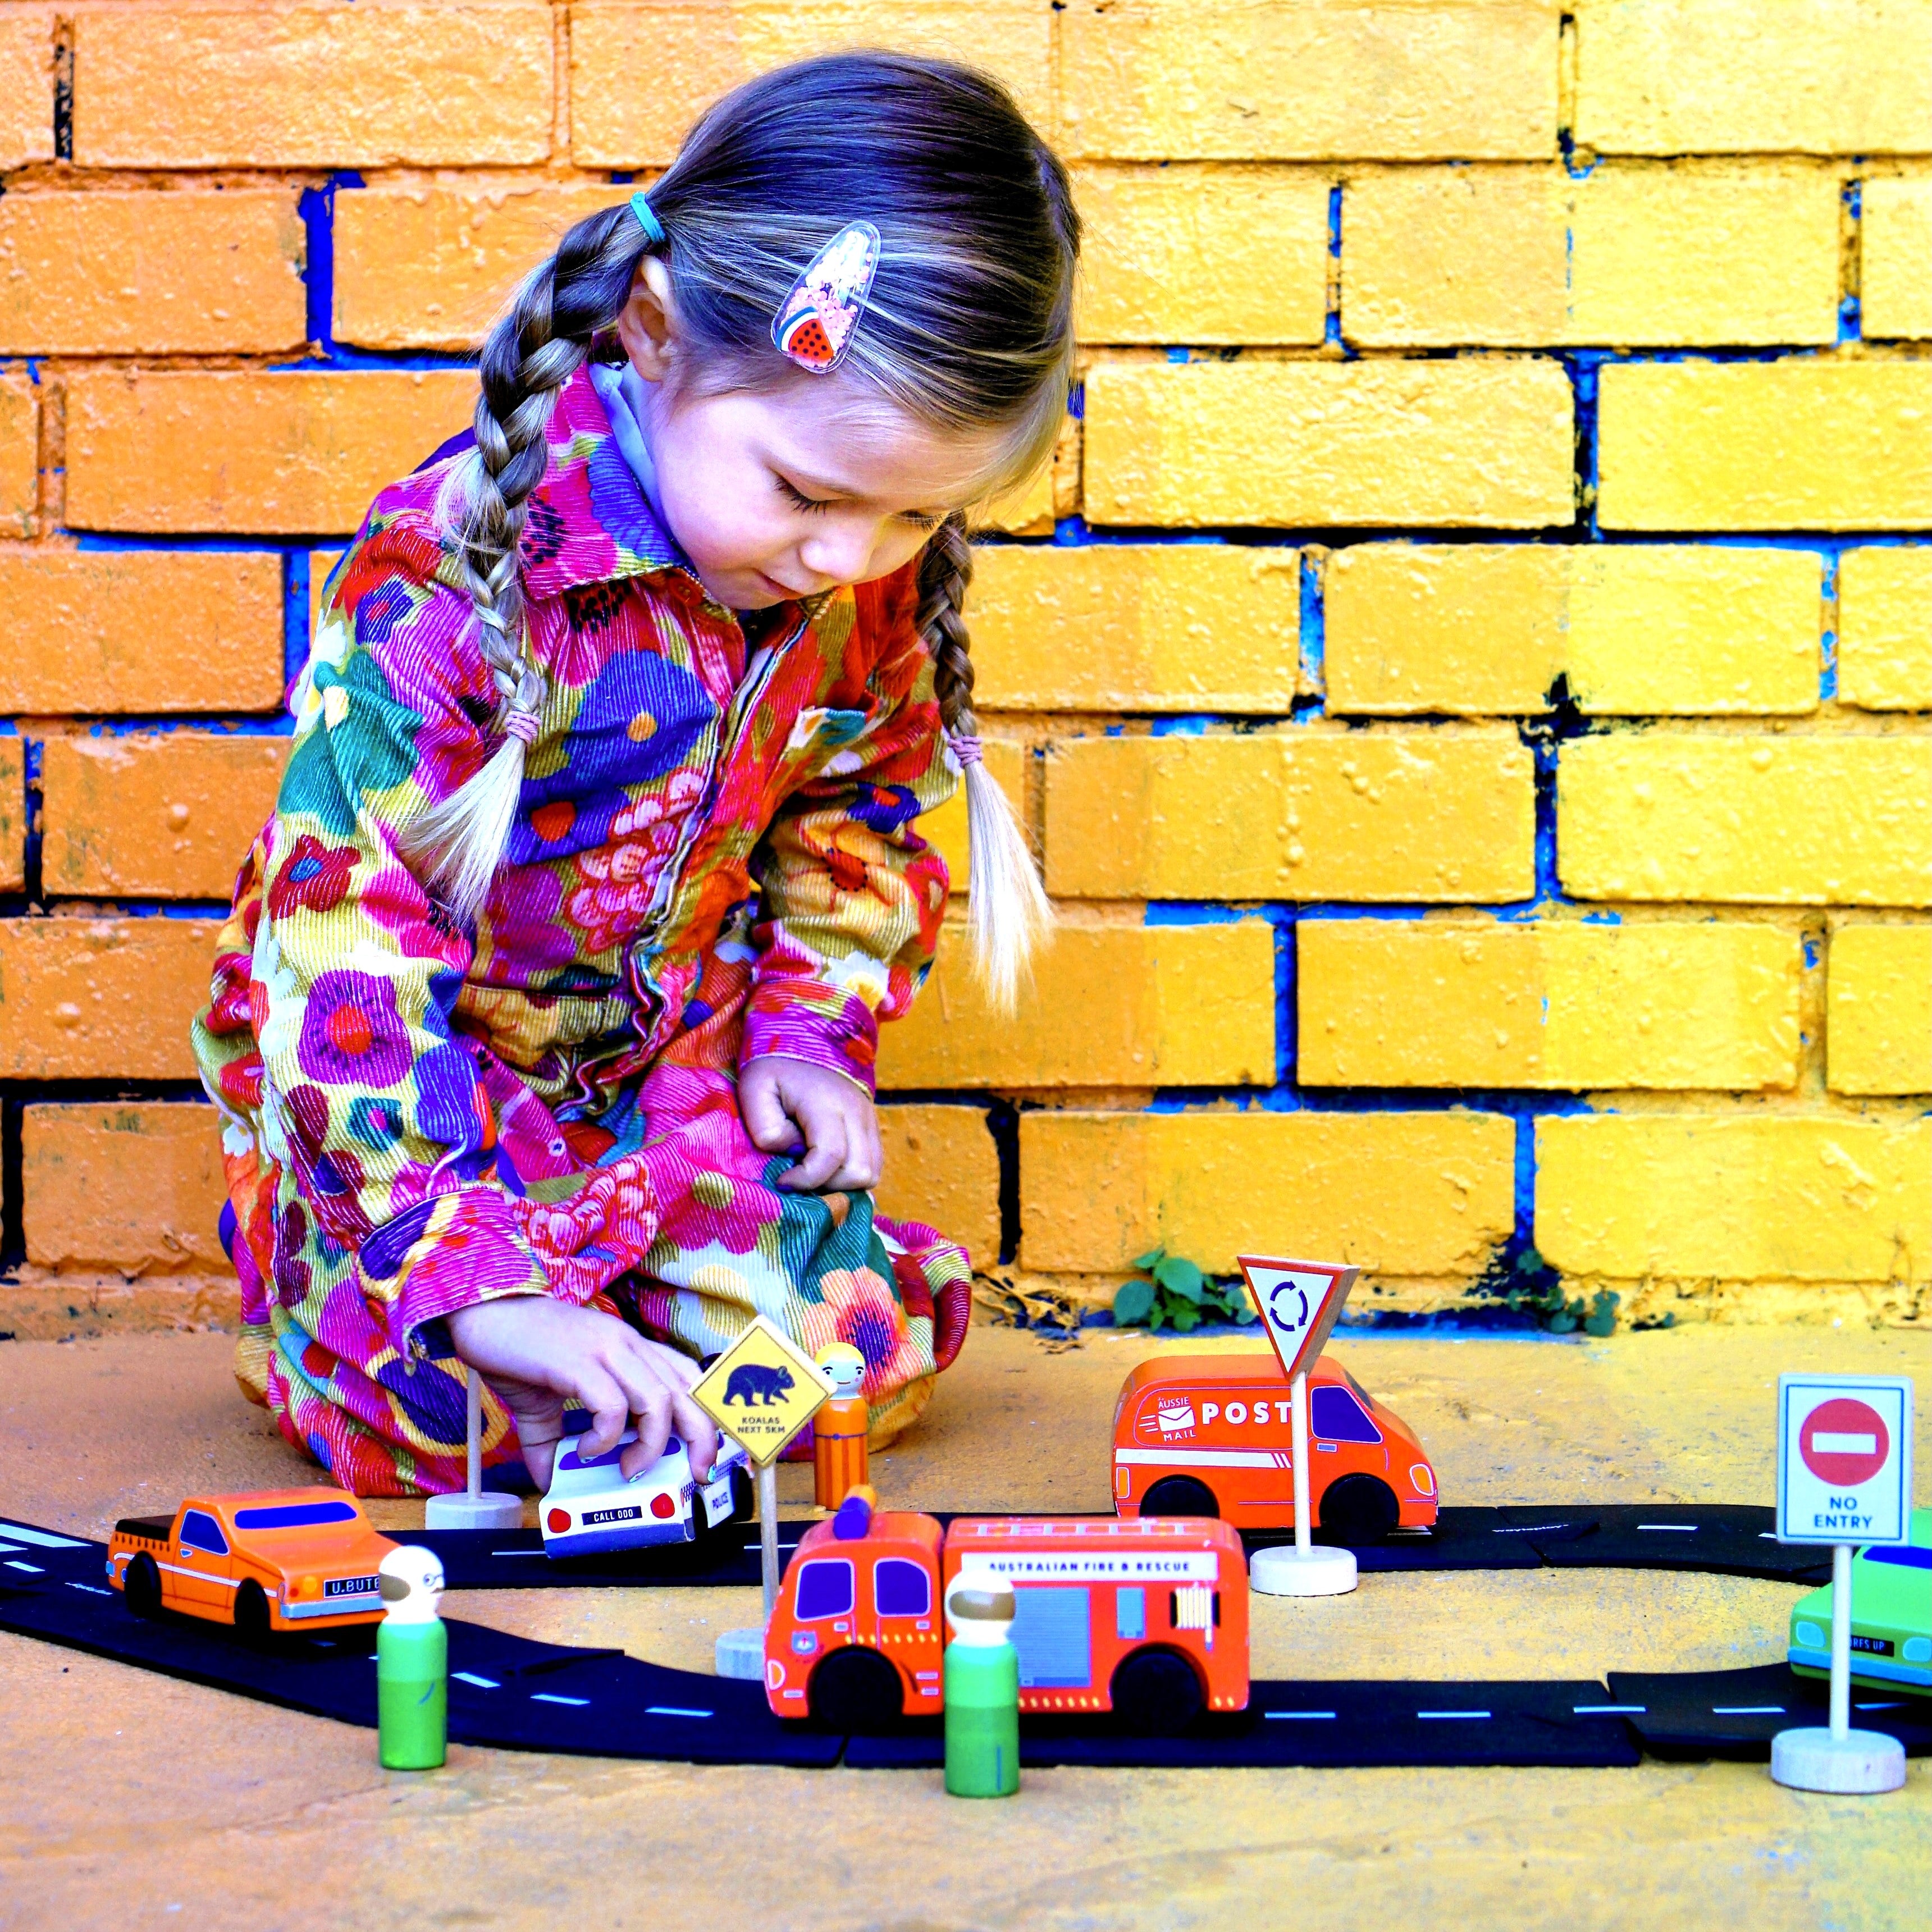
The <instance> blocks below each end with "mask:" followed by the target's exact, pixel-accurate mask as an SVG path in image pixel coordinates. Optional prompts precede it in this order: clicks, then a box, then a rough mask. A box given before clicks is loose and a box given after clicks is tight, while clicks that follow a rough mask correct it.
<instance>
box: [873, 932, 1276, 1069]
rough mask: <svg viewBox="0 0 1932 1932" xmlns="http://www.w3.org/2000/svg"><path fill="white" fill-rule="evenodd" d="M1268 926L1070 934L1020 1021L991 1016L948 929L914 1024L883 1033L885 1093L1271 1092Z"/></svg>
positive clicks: (910, 1020) (958, 936)
mask: <svg viewBox="0 0 1932 1932" xmlns="http://www.w3.org/2000/svg"><path fill="white" fill-rule="evenodd" d="M1274 1068H1275V1040H1274V928H1273V927H1272V926H1269V925H1268V923H1267V922H1265V921H1263V920H1259V919H1256V920H1243V921H1241V922H1239V923H1238V924H1235V925H1232V926H1098V927H1096V926H1067V927H1063V928H1062V929H1061V930H1060V931H1059V932H1057V933H1056V934H1055V935H1054V938H1053V943H1052V950H1050V951H1049V952H1048V953H1046V954H1045V955H1043V956H1042V958H1041V959H1040V963H1039V966H1038V968H1037V971H1036V973H1035V974H1034V986H1033V989H1032V991H1031V992H1030V993H1028V995H1025V996H1024V997H1023V998H1022V1000H1021V1001H1020V1004H1019V1010H1018V1011H1017V1013H1014V1014H1013V1015H1011V1016H1001V1015H998V1014H995V1013H991V1012H989V1010H988V1009H987V1007H986V1001H985V1000H984V999H983V997H982V996H981V994H980V989H979V987H978V985H977V982H976V981H975V980H974V976H973V972H972V969H971V964H970V956H969V954H968V950H967V947H966V944H965V933H964V932H963V930H962V929H960V928H958V927H949V928H948V929H947V933H946V938H945V942H944V944H943V945H942V946H941V948H940V953H939V959H938V963H937V964H936V965H935V967H934V968H933V971H932V978H931V979H930V980H929V981H928V982H927V983H926V987H925V989H923V991H922V992H921V993H920V995H919V998H918V1000H917V1001H916V1003H915V1004H914V1005H913V1010H912V1012H911V1013H910V1015H909V1016H907V1018H906V1019H903V1020H901V1021H899V1022H897V1023H896V1024H895V1025H892V1026H891V1027H889V1028H886V1031H885V1032H884V1033H883V1035H882V1036H881V1038H880V1055H879V1082H880V1085H881V1086H883V1087H893V1088H907V1087H910V1088H936V1087H996V1088H1014V1087H1238V1086H1262V1087H1271V1086H1273V1085H1274Z"/></svg>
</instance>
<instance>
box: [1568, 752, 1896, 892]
mask: <svg viewBox="0 0 1932 1932" xmlns="http://www.w3.org/2000/svg"><path fill="white" fill-rule="evenodd" d="M1556 857H1557V869H1558V871H1559V873H1560V874H1561V875H1562V880H1563V884H1564V886H1565V889H1566V890H1568V892H1571V894H1573V895H1574V896H1575V897H1577V898H1586V899H1706V900H1712V901H1720V902H1723V901H1730V902H1732V903H1744V904H1763V905H1900V906H1923V905H1932V738H1906V737H1863V736H1858V737H1839V736H1832V737H1811V736H1805V737H1800V736H1797V735H1796V734H1791V735H1788V736H1780V737H1773V736H1762V737H1760V736H1751V737H1718V736H1709V737H1707V736H1703V734H1702V733H1696V732H1690V731H1653V732H1650V733H1646V735H1644V736H1640V737H1634V736H1622V735H1615V736H1604V737H1601V738H1582V739H1577V740H1575V741H1574V742H1572V743H1570V744H1568V745H1565V746H1564V747H1563V751H1562V757H1561V759H1560V760H1559V763H1558V766H1557V773H1556Z"/></svg>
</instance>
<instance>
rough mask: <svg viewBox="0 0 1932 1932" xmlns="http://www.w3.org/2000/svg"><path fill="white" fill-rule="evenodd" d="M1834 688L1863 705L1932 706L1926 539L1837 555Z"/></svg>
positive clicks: (1931, 570)
mask: <svg viewBox="0 0 1932 1932" xmlns="http://www.w3.org/2000/svg"><path fill="white" fill-rule="evenodd" d="M1838 695H1839V697H1841V699H1842V700H1843V701H1844V702H1845V703H1847V704H1855V705H1857V706H1859V707H1860V708H1861V709H1864V710H1867V711H1932V544H1905V545H1903V546H1902V547H1898V548H1896V549H1894V548H1890V547H1887V548H1885V549H1872V550H1846V552H1845V553H1844V555H1843V556H1842V557H1841V559H1839V562H1838Z"/></svg>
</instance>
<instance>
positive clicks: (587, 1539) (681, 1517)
mask: <svg viewBox="0 0 1932 1932" xmlns="http://www.w3.org/2000/svg"><path fill="white" fill-rule="evenodd" d="M636 1440H637V1432H636V1430H628V1429H627V1430H625V1432H624V1433H623V1434H622V1436H619V1437H618V1439H617V1440H616V1443H615V1444H614V1445H613V1446H612V1447H611V1448H608V1449H607V1450H606V1451H604V1454H602V1455H601V1456H585V1455H583V1454H581V1453H580V1451H579V1449H578V1447H577V1442H574V1441H573V1442H566V1443H565V1445H563V1447H562V1448H561V1449H559V1451H557V1457H556V1466H555V1468H554V1469H552V1471H551V1472H550V1488H549V1490H548V1491H547V1493H545V1495H544V1499H543V1502H542V1503H541V1505H539V1507H538V1511H537V1520H538V1523H540V1524H541V1526H542V1528H543V1539H544V1550H545V1552H546V1553H547V1554H548V1555H550V1556H608V1555H609V1554H610V1553H611V1552H612V1551H613V1550H643V1549H646V1548H648V1547H649V1546H650V1545H651V1544H657V1543H692V1542H695V1541H697V1539H698V1538H700V1537H702V1536H703V1535H705V1534H706V1532H709V1531H710V1530H712V1529H716V1528H717V1527H718V1525H719V1524H721V1523H729V1522H731V1521H732V1520H734V1519H735V1518H737V1517H747V1516H749V1515H750V1514H751V1459H750V1458H749V1457H748V1456H747V1455H746V1454H745V1452H744V1451H743V1450H742V1449H741V1448H739V1446H738V1445H737V1444H736V1443H735V1442H732V1441H731V1440H730V1438H728V1437H726V1438H724V1439H722V1440H721V1442H720V1443H719V1445H718V1460H717V1463H716V1465H715V1467H714V1468H713V1469H712V1472H711V1475H710V1478H709V1481H706V1482H703V1483H700V1482H699V1481H697V1478H696V1477H695V1476H694V1475H693V1474H692V1472H691V1457H690V1456H689V1454H688V1453H687V1452H686V1451H685V1446H684V1445H683V1444H682V1442H679V1439H677V1438H676V1436H672V1437H670V1439H669V1440H668V1441H667V1442H666V1443H665V1444H664V1454H662V1455H661V1456H660V1457H658V1460H656V1461H655V1463H652V1465H651V1466H650V1467H649V1469H644V1470H640V1472H638V1473H637V1475H634V1476H632V1477H630V1478H625V1475H624V1472H623V1471H622V1469H619V1467H618V1466H617V1465H618V1459H619V1457H621V1456H622V1454H623V1453H624V1451H625V1449H627V1448H629V1446H630V1445H631V1444H632V1443H633V1442H636Z"/></svg>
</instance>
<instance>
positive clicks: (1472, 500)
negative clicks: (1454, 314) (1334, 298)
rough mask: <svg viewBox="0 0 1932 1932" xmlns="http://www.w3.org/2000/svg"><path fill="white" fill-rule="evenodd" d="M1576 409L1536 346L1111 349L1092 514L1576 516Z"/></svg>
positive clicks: (1521, 522)
mask: <svg viewBox="0 0 1932 1932" xmlns="http://www.w3.org/2000/svg"><path fill="white" fill-rule="evenodd" d="M1571 449H1572V444H1571V394H1570V385H1569V383H1568V380H1567V379H1566V378H1565V376H1564V374H1563V371H1562V368H1560V367H1559V365H1557V364H1556V363H1554V362H1544V361H1541V360H1538V359H1531V358H1527V357H1499V358H1496V359H1493V360H1489V361H1481V362H1351V363H1340V362H1247V363H1211V362H1202V363H1194V364H1190V365H1185V366H1177V365H1174V364H1171V363H1133V364H1115V365H1102V366H1101V367H1100V368H1097V369H1095V370H1094V371H1093V372H1092V373H1091V374H1090V375H1089V376H1088V378H1087V384H1086V472H1085V473H1086V486H1085V487H1086V499H1087V514H1088V516H1089V517H1091V519H1092V520H1094V522H1095V523H1164V524H1176V525H1199V524H1203V523H1256V524H1265V525H1270V526H1277V527H1279V526H1291V527H1292V526H1302V527H1307V526H1311V525H1312V526H1321V525H1324V524H1336V523H1424V524H1429V523H1433V524H1442V525H1463V524H1488V525H1491V526H1496V527H1498V528H1501V529H1533V528H1535V527H1536V526H1539V525H1542V524H1547V523H1568V522H1569V521H1570V520H1571V517H1572V516H1573V515H1574V509H1575V501H1574V479H1573V475H1572V472H1571V460H1572V455H1571Z"/></svg>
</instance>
